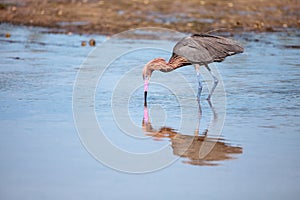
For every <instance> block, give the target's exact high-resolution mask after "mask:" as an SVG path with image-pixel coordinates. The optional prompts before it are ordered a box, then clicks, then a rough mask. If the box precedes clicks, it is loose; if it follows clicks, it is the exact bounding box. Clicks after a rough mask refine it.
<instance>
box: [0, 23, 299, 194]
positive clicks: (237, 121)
mask: <svg viewBox="0 0 300 200" xmlns="http://www.w3.org/2000/svg"><path fill="white" fill-rule="evenodd" d="M47 31H48V30H47V29H41V28H28V27H20V26H10V25H7V24H1V29H0V35H1V39H0V51H1V54H0V56H1V59H0V97H1V99H0V101H1V104H0V126H1V132H0V139H1V140H0V141H1V145H0V158H1V162H0V174H1V181H0V197H1V199H21V198H22V199H66V198H72V199H99V198H107V199H108V198H109V199H120V198H123V199H129V198H130V199H140V198H143V199H154V198H155V199H171V198H173V199H183V198H185V199H186V198H188V199H200V198H205V199H220V198H226V199H228V198H231V199H266V198H270V199H283V198H287V199H297V197H298V195H299V182H300V173H299V171H300V160H299V156H298V154H299V153H300V146H299V141H300V136H299V132H300V114H299V111H300V110H299V108H300V89H299V88H300V87H299V86H300V69H299V67H300V62H299V57H300V52H299V43H300V39H299V38H300V37H299V31H291V33H260V34H256V33H245V34H242V35H240V36H237V37H236V38H235V39H238V40H240V41H241V42H242V43H243V45H244V47H245V52H244V53H243V54H240V55H236V56H232V57H230V58H227V59H226V60H225V61H224V62H222V63H218V64H214V65H213V66H212V67H213V68H216V67H217V69H218V71H219V74H220V75H221V78H222V81H223V83H224V86H225V91H226V117H225V121H224V127H223V129H222V135H221V140H219V141H218V142H217V143H216V144H215V147H216V148H215V150H214V151H212V154H210V157H209V158H207V159H206V160H205V159H204V160H199V159H197V157H196V158H195V156H194V155H198V154H197V153H198V152H197V151H199V149H197V148H198V147H199V146H201V145H203V137H204V136H203V135H201V134H202V133H203V132H204V131H205V130H206V129H207V128H208V129H209V130H210V128H209V125H210V124H211V123H214V122H215V121H213V119H214V118H213V116H214V112H213V111H215V112H216V114H218V116H222V113H220V112H221V109H220V108H219V107H218V102H217V100H218V98H217V97H215V99H214V98H213V101H212V103H213V108H210V106H209V104H208V103H207V102H206V101H205V100H204V99H205V96H206V95H207V88H204V91H203V100H202V102H201V108H202V119H201V123H200V125H199V117H198V104H197V101H196V98H195V94H194V93H191V92H186V91H189V87H191V88H193V89H194V90H195V89H196V77H195V72H194V69H193V67H185V68H182V69H179V70H178V72H179V74H183V75H184V77H187V80H186V81H187V83H189V84H190V85H187V84H185V82H184V81H181V82H180V81H179V80H178V79H176V80H174V78H172V77H175V75H176V74H175V73H173V72H172V73H168V74H162V73H159V72H157V73H155V74H154V75H153V78H152V79H151V80H152V83H151V84H150V88H149V94H148V112H149V119H150V122H151V124H149V123H148V124H146V125H145V123H144V124H143V125H142V121H143V118H144V117H145V116H144V111H145V110H144V106H143V91H142V86H143V81H142V78H141V70H142V67H143V65H144V64H145V63H146V62H148V61H149V60H151V59H153V58H155V57H163V58H166V59H168V57H169V52H167V51H166V50H158V49H154V50H153V49H146V50H145V49H144V50H143V51H133V52H129V53H127V54H126V55H123V56H121V57H120V58H118V59H117V60H115V61H114V62H112V63H111V65H110V67H109V68H108V69H107V70H106V71H105V72H104V73H103V76H102V77H103V78H102V79H100V80H99V82H98V83H97V84H98V85H97V87H96V89H95V97H94V104H93V103H92V104H91V105H89V106H91V107H93V106H94V110H95V116H96V118H97V120H98V123H99V124H100V125H101V128H103V131H104V132H105V134H106V137H107V138H108V139H109V140H110V141H112V142H113V143H114V144H115V145H116V146H118V147H120V148H122V149H125V150H127V151H128V152H135V153H147V152H153V151H155V150H159V149H162V148H165V149H166V151H167V152H169V153H170V154H169V155H168V156H169V157H167V159H171V160H172V159H174V160H175V161H174V162H173V164H171V165H168V166H167V167H165V168H163V169H161V170H158V171H155V172H152V173H142V174H138V175H136V174H127V173H122V172H118V171H116V170H113V169H111V168H109V167H107V166H105V165H103V164H101V163H100V162H98V161H96V160H95V159H94V158H93V157H92V156H91V154H89V153H88V152H87V151H86V149H85V148H84V146H83V144H82V143H81V142H80V139H79V135H78V134H77V130H76V127H77V126H76V125H75V123H74V120H73V114H74V113H73V109H72V103H74V102H72V98H73V87H74V83H75V82H76V78H78V77H77V73H78V72H79V69H80V66H81V64H82V63H85V62H84V61H86V58H87V57H88V55H90V56H93V54H89V53H90V51H91V50H93V48H92V47H89V46H86V47H81V41H88V40H89V39H90V38H94V39H96V41H97V46H99V47H100V43H103V42H104V41H106V38H105V37H102V36H95V35H92V36H91V35H90V36H79V35H60V34H51V33H48V32H47ZM6 32H10V33H11V37H10V38H5V37H4V35H5V33H6ZM150 35H151V34H150ZM175 42H176V40H171V41H168V40H156V39H155V38H153V39H152V40H150V39H149V38H147V39H144V40H135V39H122V40H119V41H118V42H116V43H114V44H110V46H109V48H108V49H107V53H111V54H113V53H114V52H115V51H114V50H115V49H122V48H123V49H126V48H128V49H130V48H132V47H133V46H135V45H141V44H145V45H150V46H151V45H156V44H159V45H163V46H164V47H166V48H167V50H169V51H171V46H172V44H174V43H175ZM169 45H170V48H168V47H169ZM94 53H97V51H96V50H95V51H94ZM96 55H97V54H96ZM101 56H103V55H99V57H101ZM103 62H104V61H103ZM97 66H98V65H97ZM132 66H135V67H132ZM81 67H82V66H81ZM92 67H93V66H92ZM99 67H100V68H101V67H103V66H102V64H101V63H99ZM128 69H132V71H131V72H130V73H127V75H126V76H125V75H124V74H126V72H127V71H128ZM91 70H93V68H91ZM96 75H97V74H96ZM96 75H95V76H96ZM204 79H205V77H204ZM119 80H120V81H122V80H124V82H120V83H119V84H118V81H119ZM127 80H131V81H132V82H128V81H127ZM163 80H168V83H172V85H176V89H178V90H176V94H174V90H173V91H172V90H170V89H168V88H166V87H164V86H165V85H159V84H155V82H159V81H163ZM204 81H208V80H206V79H205V80H204ZM138 84H140V85H138ZM132 85H133V86H135V85H137V86H139V87H135V88H134V89H133V90H132V91H133V92H132V93H131V95H130V96H129V95H128V93H127V91H125V90H122V89H124V88H125V89H126V88H129V86H132ZM120 86H122V87H120ZM112 89H113V90H112ZM118 89H121V90H118ZM171 89H172V88H171ZM112 91H119V92H112ZM112 94H113V95H114V96H113V98H111V95H112ZM82 95H83V96H82V102H81V103H83V104H84V102H85V94H82ZM216 95H217V96H218V94H216ZM111 99H113V100H111ZM73 100H74V99H73ZM180 101H181V103H182V104H181V105H180V104H179V103H178V102H180ZM214 101H215V102H214ZM123 108H126V109H125V111H126V112H125V111H124V110H123ZM112 110H113V112H115V113H112ZM127 113H128V114H127ZM128 116H129V118H130V122H131V123H132V124H134V125H135V126H134V127H132V126H129V125H128V123H124V124H122V122H126V120H128V119H127V118H128ZM114 117H115V118H114ZM144 119H145V118H144ZM219 119H220V117H219ZM118 120H119V121H118ZM115 121H118V122H119V123H121V124H119V128H118V126H116V123H115ZM83 122H84V125H86V126H87V127H86V128H87V132H86V133H88V132H89V130H88V128H89V123H90V121H88V120H87V121H83ZM182 124H183V125H184V124H187V125H188V126H187V127H185V128H181V127H182ZM150 125H151V127H150ZM198 126H199V127H198ZM120 127H121V128H120ZM197 128H199V132H200V136H198V137H196V138H197V140H195V141H194V143H193V142H192V140H193V138H194V137H192V136H193V135H194V134H195V131H196V129H197ZM125 129H126V130H127V129H128V130H129V132H128V133H127V132H124V130H125ZM131 130H132V131H131ZM81 134H82V133H81ZM83 134H84V133H83ZM191 138H192V139H191ZM96 142H97V141H96ZM186 142H188V144H189V147H190V149H186V148H185V146H184V144H185V143H186ZM208 143H209V142H207V144H208ZM182 148H183V149H184V150H188V151H187V152H186V154H182V153H180V151H181V150H182ZM195 152H196V154H195ZM224 152H225V153H224ZM103 154H109V152H103ZM178 155H182V156H183V157H182V158H180V157H178ZM112 158H114V157H113V156H112ZM178 158H179V159H178ZM232 158H234V159H232ZM125 160H126V159H125ZM136 165H142V164H141V163H136Z"/></svg>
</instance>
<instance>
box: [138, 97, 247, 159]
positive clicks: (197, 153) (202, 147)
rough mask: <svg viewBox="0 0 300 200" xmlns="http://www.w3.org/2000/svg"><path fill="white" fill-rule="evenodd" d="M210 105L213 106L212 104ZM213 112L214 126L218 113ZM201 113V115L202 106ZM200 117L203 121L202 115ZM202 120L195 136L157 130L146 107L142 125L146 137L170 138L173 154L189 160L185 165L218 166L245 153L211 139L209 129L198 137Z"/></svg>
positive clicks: (219, 140) (166, 129)
mask: <svg viewBox="0 0 300 200" xmlns="http://www.w3.org/2000/svg"><path fill="white" fill-rule="evenodd" d="M209 103H210V102H209ZM209 105H210V106H211V104H209ZM211 108H212V107H211ZM212 110H213V115H214V117H213V119H212V125H214V121H215V120H217V116H216V114H217V113H216V112H215V111H214V109H213V108H212ZM199 112H200V113H201V107H200V104H199ZM199 116H200V119H201V114H200V115H199ZM200 119H199V123H198V126H197V128H196V130H195V133H194V135H184V134H181V133H178V132H176V131H175V130H174V129H172V128H169V127H162V128H160V129H159V130H155V129H154V128H153V127H152V125H151V122H150V119H149V115H148V109H147V107H146V106H145V107H144V118H143V124H142V125H143V130H144V132H146V135H149V136H152V137H153V138H154V139H155V140H160V139H163V138H169V139H170V142H171V146H172V149H173V154H174V155H177V156H180V157H184V158H188V160H187V161H184V163H188V164H193V165H218V163H217V162H218V161H223V160H228V159H233V158H234V154H241V153H242V152H243V149H242V148H241V147H238V146H231V145H230V144H228V143H226V142H225V141H224V140H222V139H220V138H213V137H209V136H208V132H209V131H210V130H209V129H206V130H205V131H204V133H203V135H198V132H199V126H200Z"/></svg>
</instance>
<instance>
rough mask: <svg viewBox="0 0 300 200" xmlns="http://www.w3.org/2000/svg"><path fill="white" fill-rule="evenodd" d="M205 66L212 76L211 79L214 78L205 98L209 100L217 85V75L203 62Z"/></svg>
mask: <svg viewBox="0 0 300 200" xmlns="http://www.w3.org/2000/svg"><path fill="white" fill-rule="evenodd" d="M205 67H206V69H207V70H208V72H209V74H210V75H211V76H212V77H213V79H214V85H213V87H212V88H211V90H210V92H209V95H208V97H207V100H210V98H211V96H212V94H213V92H214V91H215V89H216V87H217V85H218V82H219V80H218V79H217V77H216V76H215V75H214V74H213V73H212V71H211V69H210V68H209V67H208V65H207V64H205Z"/></svg>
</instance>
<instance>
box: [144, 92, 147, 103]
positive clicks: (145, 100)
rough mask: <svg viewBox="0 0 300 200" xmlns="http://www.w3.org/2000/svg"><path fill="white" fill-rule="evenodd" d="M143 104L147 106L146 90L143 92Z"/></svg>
mask: <svg viewBox="0 0 300 200" xmlns="http://www.w3.org/2000/svg"><path fill="white" fill-rule="evenodd" d="M144 106H147V91H145V92H144Z"/></svg>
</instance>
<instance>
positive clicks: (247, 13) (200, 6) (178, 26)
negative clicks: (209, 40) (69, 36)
mask: <svg viewBox="0 0 300 200" xmlns="http://www.w3.org/2000/svg"><path fill="white" fill-rule="evenodd" d="M299 10H300V3H299V1H298V0H287V1H282V0H272V1H268V0H247V1H246V0H232V1H224V0H203V1H199V0H185V1H183V0H164V1H160V0H110V1H108V0H100V1H99V0H39V1H36V0H4V1H1V3H0V11H1V12H0V22H2V23H3V22H6V23H13V24H22V25H32V26H42V27H52V28H61V29H62V30H64V31H65V32H75V33H83V34H87V33H97V34H105V35H111V34H115V33H118V32H121V31H125V30H128V29H132V28H138V27H149V26H155V27H163V28H170V29H174V30H177V31H184V32H191V33H195V32H206V31H209V30H213V29H222V30H225V31H227V32H241V31H242V32H243V31H284V30H287V29H288V28H300V14H299Z"/></svg>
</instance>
